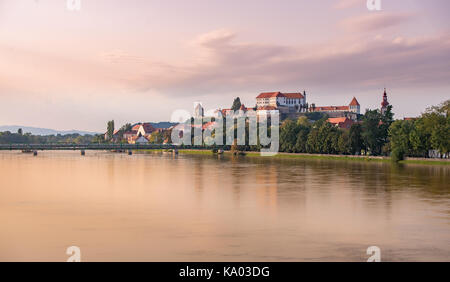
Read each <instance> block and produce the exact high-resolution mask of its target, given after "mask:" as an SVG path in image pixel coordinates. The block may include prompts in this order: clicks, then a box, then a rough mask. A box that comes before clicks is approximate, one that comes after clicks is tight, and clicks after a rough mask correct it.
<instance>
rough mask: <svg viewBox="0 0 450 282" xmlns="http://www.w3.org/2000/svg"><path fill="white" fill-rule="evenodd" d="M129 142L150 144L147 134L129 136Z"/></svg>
mask: <svg viewBox="0 0 450 282" xmlns="http://www.w3.org/2000/svg"><path fill="white" fill-rule="evenodd" d="M128 143H129V144H148V139H147V138H146V137H145V136H139V135H138V136H132V137H130V138H128Z"/></svg>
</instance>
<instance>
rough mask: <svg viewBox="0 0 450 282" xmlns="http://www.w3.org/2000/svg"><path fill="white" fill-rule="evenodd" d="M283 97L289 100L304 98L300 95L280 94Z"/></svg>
mask: <svg viewBox="0 0 450 282" xmlns="http://www.w3.org/2000/svg"><path fill="white" fill-rule="evenodd" d="M281 94H282V95H283V96H284V97H286V98H289V99H303V98H305V97H304V96H303V95H302V93H281Z"/></svg>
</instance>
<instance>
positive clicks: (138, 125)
mask: <svg viewBox="0 0 450 282" xmlns="http://www.w3.org/2000/svg"><path fill="white" fill-rule="evenodd" d="M139 127H141V124H140V123H138V124H136V125H135V126H133V128H131V130H133V131H138V130H139Z"/></svg>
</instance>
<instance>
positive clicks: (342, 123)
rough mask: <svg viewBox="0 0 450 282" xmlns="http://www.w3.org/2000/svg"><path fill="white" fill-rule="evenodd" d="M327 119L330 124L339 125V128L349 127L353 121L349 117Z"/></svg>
mask: <svg viewBox="0 0 450 282" xmlns="http://www.w3.org/2000/svg"><path fill="white" fill-rule="evenodd" d="M327 121H328V122H329V123H331V124H334V125H337V126H339V127H340V128H350V127H351V126H352V124H353V123H354V122H353V121H352V120H351V119H348V118H347V117H337V118H329V119H328V120H327Z"/></svg>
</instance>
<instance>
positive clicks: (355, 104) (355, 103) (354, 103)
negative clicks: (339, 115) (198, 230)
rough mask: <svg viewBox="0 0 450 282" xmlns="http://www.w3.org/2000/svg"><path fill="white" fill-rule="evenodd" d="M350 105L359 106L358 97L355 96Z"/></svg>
mask: <svg viewBox="0 0 450 282" xmlns="http://www.w3.org/2000/svg"><path fill="white" fill-rule="evenodd" d="M349 106H359V103H358V100H356V98H355V97H353V100H352V101H351V102H350V104H349Z"/></svg>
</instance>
